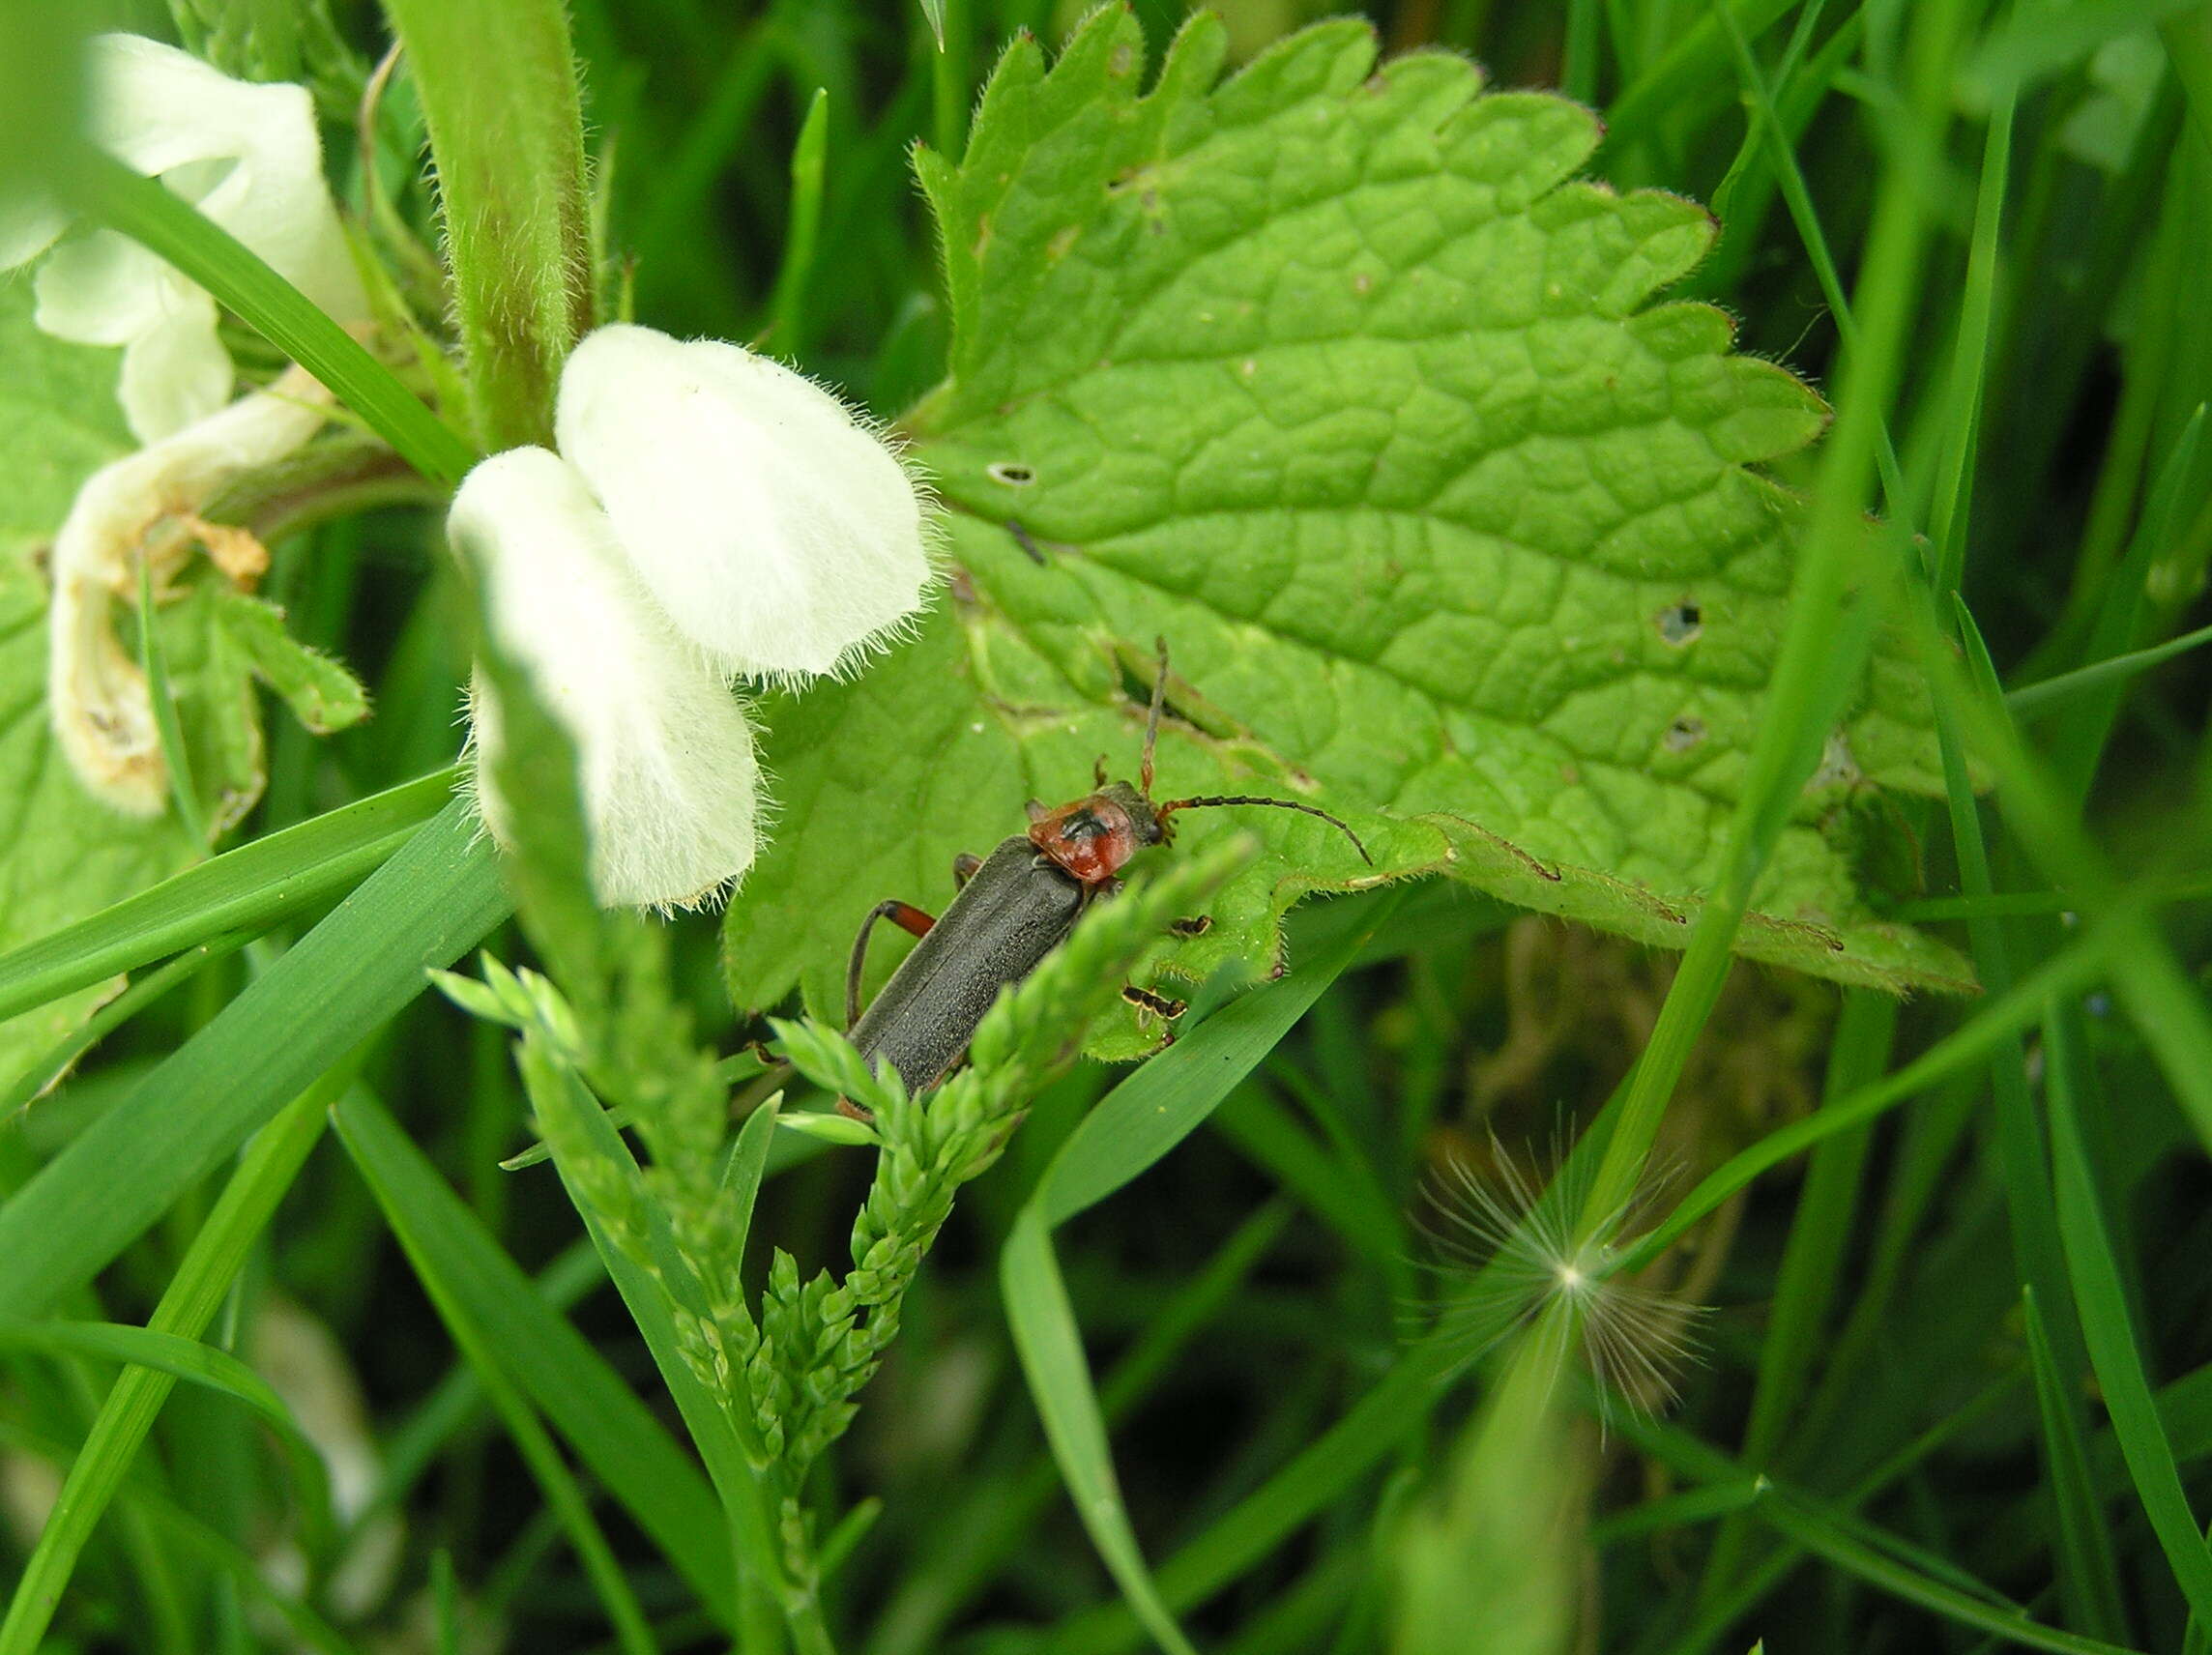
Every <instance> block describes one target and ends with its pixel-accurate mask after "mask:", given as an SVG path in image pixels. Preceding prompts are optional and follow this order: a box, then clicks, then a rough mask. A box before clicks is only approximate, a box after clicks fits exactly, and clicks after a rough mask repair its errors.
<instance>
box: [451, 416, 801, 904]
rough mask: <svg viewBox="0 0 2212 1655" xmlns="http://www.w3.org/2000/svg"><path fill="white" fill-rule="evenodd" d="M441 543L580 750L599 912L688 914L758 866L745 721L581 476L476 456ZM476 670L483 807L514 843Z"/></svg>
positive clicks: (554, 462) (519, 457)
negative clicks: (468, 572) (626, 907)
mask: <svg viewBox="0 0 2212 1655" xmlns="http://www.w3.org/2000/svg"><path fill="white" fill-rule="evenodd" d="M447 533H448V536H449V537H451V540H452V543H453V546H454V549H455V550H456V551H458V552H460V553H461V554H462V555H463V556H464V557H466V558H467V559H468V560H469V561H470V562H471V563H472V565H473V566H475V567H476V569H477V570H478V571H479V574H480V579H481V581H482V584H483V597H484V613H485V617H486V621H487V624H488V625H489V628H490V630H491V632H492V634H493V636H494V638H495V639H496V641H497V643H498V645H499V648H500V650H501V651H502V653H504V654H506V655H507V656H508V657H509V659H511V660H512V661H514V662H515V663H516V664H517V665H518V666H520V667H521V668H523V669H524V670H525V671H527V672H528V673H529V674H530V677H531V682H533V684H534V685H535V686H536V688H537V691H538V696H539V697H540V698H541V699H542V700H543V702H544V705H545V708H546V711H548V712H550V713H551V714H552V715H553V716H554V717H555V718H556V719H558V720H559V721H560V723H561V726H562V727H563V728H564V729H565V730H567V731H568V736H569V739H570V740H572V741H573V742H574V743H575V746H576V755H577V777H578V781H579V784H580V790H581V792H582V795H583V803H584V811H585V816H586V819H587V826H588V827H589V829H590V833H591V843H592V883H593V886H594V888H595V890H596V892H597V896H598V899H599V901H600V902H602V903H605V904H607V905H609V906H612V905H616V904H630V905H635V906H639V907H655V908H689V907H693V906H696V905H697V904H699V903H702V902H706V901H709V900H711V899H712V898H713V897H714V896H716V895H717V894H719V893H720V892H721V891H722V890H723V889H725V888H726V887H727V886H729V885H730V884H731V883H732V882H733V881H735V880H736V879H737V878H738V877H739V876H740V875H741V874H742V873H743V872H744V871H745V869H746V868H747V867H749V866H750V865H751V863H752V859H753V848H754V833H755V823H756V819H757V817H758V814H759V803H758V792H759V773H758V767H757V764H756V761H755V759H754V755H753V737H752V731H751V729H750V727H749V726H748V725H747V724H746V722H745V716H744V712H743V711H742V708H741V707H740V706H739V704H738V702H737V700H736V698H735V697H734V696H733V695H732V694H731V693H730V691H729V689H728V688H727V686H726V685H725V684H724V682H723V681H722V679H721V677H720V676H719V674H718V673H717V672H716V671H715V670H714V669H713V666H712V665H710V664H709V663H708V662H707V661H706V660H705V659H704V658H703V657H702V656H701V654H700V653H699V651H698V650H697V649H696V648H695V647H693V646H692V645H690V644H688V643H687V642H685V640H684V639H683V638H682V637H680V636H679V635H678V633H677V631H676V629H675V627H674V626H672V625H671V624H670V623H669V619H668V617H667V616H666V615H665V614H663V613H662V612H661V610H660V609H659V607H658V606H657V605H655V603H654V601H653V600H652V598H651V597H650V596H648V595H647V594H646V592H645V590H644V589H643V587H641V586H640V585H639V583H638V580H637V578H636V576H635V575H634V574H632V572H631V568H630V560H629V558H628V557H627V555H626V548H625V547H624V546H622V545H620V544H619V543H618V542H617V539H616V532H615V528H614V526H613V525H612V524H610V523H609V521H608V520H607V517H606V514H605V513H604V512H602V511H601V510H600V509H599V508H598V504H597V501H595V500H594V499H593V498H592V496H591V493H590V491H589V490H588V489H587V488H586V487H585V485H584V480H583V479H582V478H580V477H578V476H577V474H576V473H575V472H574V471H573V470H572V469H571V468H570V467H568V465H566V464H564V463H563V462H562V460H561V459H560V458H559V457H558V456H556V455H554V454H552V453H549V452H547V451H546V450H543V449H513V450H509V451H507V452H506V453H501V454H495V455H493V456H492V457H491V458H490V459H488V460H485V461H484V462H483V463H482V464H481V465H479V466H478V467H477V468H476V469H475V470H474V471H472V472H470V473H469V475H468V477H467V478H466V479H464V480H463V481H462V483H461V487H460V492H459V493H457V494H456V495H455V496H454V497H453V506H452V511H451V515H450V516H449V517H448V519H447ZM488 690H489V685H488V683H487V682H485V681H484V680H483V679H482V677H481V675H480V677H479V681H478V683H477V686H476V692H475V696H474V708H473V710H474V716H475V721H476V739H477V752H478V758H477V775H478V789H479V797H480V800H481V802H482V806H483V814H484V819H485V821H486V822H487V823H489V824H490V826H491V828H492V832H493V834H494V835H495V836H496V837H498V838H500V839H501V840H502V841H503V842H505V841H508V840H509V838H510V834H509V822H510V820H511V817H510V814H509V804H508V801H507V800H506V799H504V798H501V797H500V794H499V791H498V786H497V782H496V779H495V776H494V772H493V769H492V765H493V763H494V761H496V759H497V757H498V755H499V753H500V751H501V742H502V740H503V739H504V738H503V734H502V730H501V724H500V719H499V715H498V708H497V705H496V702H495V701H494V699H493V698H492V696H491V695H490V694H489V693H488Z"/></svg>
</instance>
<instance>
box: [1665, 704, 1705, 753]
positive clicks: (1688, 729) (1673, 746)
mask: <svg viewBox="0 0 2212 1655" xmlns="http://www.w3.org/2000/svg"><path fill="white" fill-rule="evenodd" d="M1704 739H1705V721H1704V720H1703V718H1692V717H1690V716H1689V715H1688V714H1687V713H1685V714H1684V715H1683V716H1681V717H1679V718H1677V719H1675V720H1674V723H1672V724H1670V725H1668V726H1667V734H1666V735H1665V736H1663V737H1661V738H1660V740H1661V743H1662V744H1663V745H1664V746H1665V747H1666V749H1667V750H1668V751H1669V752H1670V753H1686V752H1688V751H1689V750H1690V749H1691V748H1692V747H1694V746H1696V745H1697V744H1698V743H1699V742H1700V741H1702V740H1704Z"/></svg>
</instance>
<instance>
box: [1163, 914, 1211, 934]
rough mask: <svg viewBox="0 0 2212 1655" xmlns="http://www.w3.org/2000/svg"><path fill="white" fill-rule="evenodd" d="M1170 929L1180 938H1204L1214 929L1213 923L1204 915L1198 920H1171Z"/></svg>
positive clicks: (1169, 922)
mask: <svg viewBox="0 0 2212 1655" xmlns="http://www.w3.org/2000/svg"><path fill="white" fill-rule="evenodd" d="M1168 929H1169V930H1170V931H1173V932H1174V933H1175V934H1176V935H1177V936H1178V937H1203V936H1205V935H1206V934H1207V933H1208V931H1210V930H1212V929H1213V921H1212V920H1211V919H1209V918H1208V917H1207V916H1206V915H1203V914H1202V915H1199V916H1198V917H1197V918H1196V919H1171V920H1169V921H1168Z"/></svg>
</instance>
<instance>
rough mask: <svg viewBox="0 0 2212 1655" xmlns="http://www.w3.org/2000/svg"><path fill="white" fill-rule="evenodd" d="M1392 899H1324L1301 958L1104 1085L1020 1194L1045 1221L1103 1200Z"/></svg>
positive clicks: (1271, 1038)
mask: <svg viewBox="0 0 2212 1655" xmlns="http://www.w3.org/2000/svg"><path fill="white" fill-rule="evenodd" d="M1396 894H1397V893H1396V892H1392V893H1391V896H1392V897H1394V896H1395V895H1396ZM1394 906H1395V905H1394V903H1393V902H1392V901H1391V900H1390V898H1388V897H1386V898H1385V899H1384V901H1383V904H1382V905H1381V906H1373V905H1369V904H1364V903H1346V904H1343V905H1338V904H1333V903H1332V904H1329V905H1328V906H1327V907H1325V908H1324V909H1322V910H1320V911H1318V913H1317V915H1316V918H1315V923H1314V927H1313V930H1312V932H1311V933H1309V935H1308V936H1307V938H1306V939H1305V943H1304V947H1305V952H1306V954H1307V962H1306V964H1304V965H1302V966H1298V967H1295V968H1294V969H1293V970H1292V972H1291V973H1290V974H1289V975H1288V976H1286V977H1284V978H1282V979H1281V980H1280V981H1277V982H1272V983H1269V984H1267V985H1266V987H1264V988H1260V989H1256V990H1254V991H1253V992H1252V993H1250V994H1247V995H1245V996H1243V997H1242V998H1240V999H1238V1000H1235V1001H1232V1002H1230V1003H1229V1004H1228V1005H1226V1006H1224V1007H1222V1009H1221V1010H1220V1011H1218V1012H1216V1013H1214V1015H1213V1016H1211V1017H1209V1018H1208V1019H1207V1020H1206V1022H1205V1023H1203V1024H1201V1025H1200V1026H1199V1029H1198V1031H1196V1032H1195V1033H1192V1034H1190V1035H1188V1036H1186V1037H1185V1038H1183V1039H1180V1040H1179V1041H1177V1042H1176V1044H1174V1045H1173V1046H1170V1047H1169V1048H1168V1049H1167V1050H1166V1051H1164V1052H1162V1053H1161V1054H1160V1055H1159V1056H1158V1057H1156V1058H1154V1059H1152V1060H1150V1062H1148V1063H1146V1064H1145V1065H1144V1066H1143V1067H1142V1068H1140V1069H1138V1070H1137V1071H1136V1073H1134V1074H1132V1075H1131V1076H1130V1077H1129V1078H1128V1079H1127V1080H1125V1081H1123V1082H1122V1083H1121V1085H1120V1086H1118V1087H1116V1088H1115V1089H1113V1090H1112V1091H1110V1092H1108V1093H1107V1094H1106V1096H1105V1098H1104V1099H1103V1100H1102V1101H1101V1102H1100V1103H1099V1105H1098V1107H1097V1108H1096V1109H1094V1110H1092V1111H1091V1114H1090V1115H1089V1116H1087V1117H1086V1118H1084V1121H1083V1124H1082V1125H1080V1126H1078V1127H1077V1128H1076V1129H1075V1131H1074V1132H1073V1133H1072V1134H1071V1135H1070V1136H1069V1138H1068V1140H1067V1142H1066V1143H1065V1144H1063V1145H1062V1146H1061V1147H1060V1152H1059V1153H1058V1154H1056V1155H1055V1156H1054V1157H1053V1159H1052V1164H1051V1165H1050V1166H1049V1167H1047V1168H1046V1169H1045V1175H1044V1177H1043V1178H1042V1180H1040V1182H1039V1184H1038V1186H1037V1189H1036V1192H1035V1193H1034V1194H1033V1196H1032V1197H1031V1198H1030V1200H1031V1204H1032V1205H1033V1206H1035V1207H1036V1208H1037V1209H1038V1210H1039V1211H1040V1212H1041V1214H1042V1215H1043V1218H1044V1222H1045V1226H1046V1228H1047V1229H1057V1228H1058V1227H1059V1226H1061V1225H1062V1224H1065V1223H1066V1222H1067V1221H1068V1220H1069V1219H1070V1218H1073V1217H1074V1216H1075V1215H1076V1214H1077V1213H1079V1212H1082V1211H1084V1210H1085V1209H1086V1208H1088V1207H1091V1206H1094V1205H1097V1204H1098V1203H1099V1202H1102V1201H1104V1200H1105V1199H1106V1198H1107V1197H1108V1196H1110V1195H1112V1194H1113V1193H1114V1192H1115V1191H1116V1190H1118V1189H1120V1188H1121V1186H1122V1185H1123V1184H1125V1183H1127V1182H1129V1181H1130V1180H1131V1179H1132V1178H1135V1177H1137V1176H1140V1175H1142V1174H1143V1173H1144V1171H1145V1170H1146V1169H1147V1168H1148V1167H1150V1166H1151V1165H1152V1164H1153V1163H1154V1162H1155V1161H1157V1160H1158V1159H1159V1158H1160V1157H1161V1156H1163V1155H1165V1154H1166V1153H1167V1152H1168V1151H1169V1150H1170V1149H1173V1148H1174V1147H1176V1146H1177V1145H1178V1144H1179V1143H1181V1142H1182V1141H1183V1140H1184V1139H1185V1138H1187V1137H1189V1136H1190V1134H1191V1133H1193V1132H1195V1131H1197V1130H1198V1128H1199V1127H1200V1126H1201V1125H1202V1124H1203V1123H1204V1122H1205V1120H1206V1118H1207V1117H1208V1116H1209V1115H1211V1114H1212V1113H1213V1111H1214V1108H1215V1106H1217V1105H1218V1104H1219V1103H1220V1102H1221V1100H1222V1099H1223V1098H1225V1097H1227V1096H1228V1095H1229V1093H1230V1090H1231V1089H1233V1088H1234V1087H1235V1086H1236V1085H1237V1083H1238V1082H1239V1081H1241V1080H1242V1079H1243V1078H1244V1077H1245V1076H1246V1075H1248V1074H1250V1073H1251V1072H1252V1070H1253V1069H1255V1068H1256V1067H1258V1066H1259V1063H1260V1061H1261V1060H1262V1059H1264V1058H1265V1057H1266V1055H1267V1054H1268V1053H1269V1052H1271V1051H1273V1050H1274V1049H1275V1046H1276V1043H1277V1042H1279V1041H1280V1040H1281V1039H1282V1038H1283V1036H1284V1035H1286V1034H1288V1033H1289V1032H1290V1031H1291V1029H1292V1028H1293V1026H1294V1025H1295V1024H1296V1022H1297V1021H1298V1019H1299V1018H1301V1017H1303V1016H1304V1015H1305V1013H1306V1008H1307V1007H1308V1006H1310V1005H1312V1004H1313V1002H1315V1001H1317V1000H1319V999H1320V998H1321V995H1322V991H1323V990H1324V989H1325V988H1327V987H1328V985H1329V984H1330V983H1332V982H1334V981H1335V980H1336V978H1337V977H1338V976H1339V975H1341V974H1342V973H1343V972H1344V971H1345V969H1346V968H1347V967H1349V966H1350V965H1351V963H1352V961H1353V958H1354V957H1355V955H1356V954H1357V952H1358V949H1359V947H1360V946H1361V945H1362V944H1364V943H1365V942H1366V941H1367V939H1368V938H1369V937H1370V936H1372V935H1373V934H1374V933H1375V932H1376V931H1378V930H1380V929H1381V928H1382V927H1383V925H1384V924H1385V923H1386V922H1387V921H1388V919H1389V916H1390V912H1391V910H1392V909H1393V908H1394Z"/></svg>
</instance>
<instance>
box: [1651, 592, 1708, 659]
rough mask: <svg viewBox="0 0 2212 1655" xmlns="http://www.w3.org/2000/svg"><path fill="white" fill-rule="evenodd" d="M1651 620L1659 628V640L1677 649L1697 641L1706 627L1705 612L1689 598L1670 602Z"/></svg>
mask: <svg viewBox="0 0 2212 1655" xmlns="http://www.w3.org/2000/svg"><path fill="white" fill-rule="evenodd" d="M1651 621H1652V624H1654V625H1655V626H1657V627H1658V628H1659V641H1660V642H1661V643H1663V644H1668V645H1671V646H1673V647H1674V649H1677V650H1679V649H1681V648H1682V647H1683V646H1685V645H1687V644H1691V643H1694V642H1696V641H1697V636H1698V634H1699V633H1700V632H1703V630H1704V629H1705V617H1704V612H1703V610H1701V609H1700V608H1699V607H1698V606H1697V605H1696V604H1695V603H1692V602H1691V601H1690V600H1689V599H1688V598H1684V599H1683V600H1682V601H1681V602H1679V603H1670V604H1669V605H1668V606H1667V607H1666V608H1664V609H1662V610H1660V611H1659V613H1658V614H1656V615H1654V616H1653V617H1652V618H1651Z"/></svg>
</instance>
